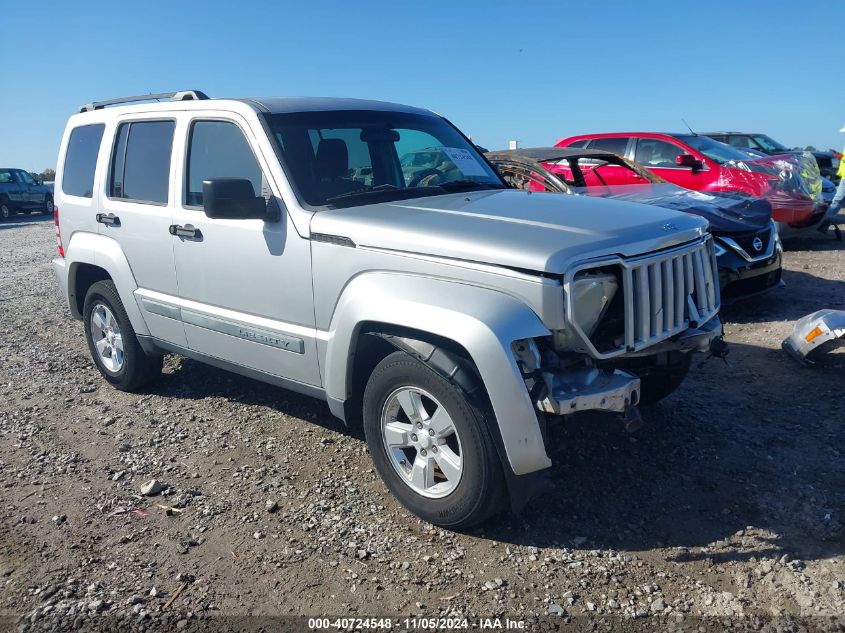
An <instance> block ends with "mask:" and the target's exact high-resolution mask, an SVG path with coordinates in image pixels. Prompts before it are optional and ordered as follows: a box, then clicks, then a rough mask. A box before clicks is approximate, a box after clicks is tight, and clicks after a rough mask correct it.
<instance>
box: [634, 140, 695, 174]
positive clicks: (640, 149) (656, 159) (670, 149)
mask: <svg viewBox="0 0 845 633" xmlns="http://www.w3.org/2000/svg"><path fill="white" fill-rule="evenodd" d="M684 153H685V152H684V150H682V149H681V148H680V147H678V146H677V145H675V144H674V143H667V142H666V141H661V140H658V139H655V138H641V139H639V140H638V141H637V152H636V154H635V155H634V162H636V163H639V164H640V165H643V166H644V167H677V166H678V164H677V163H676V162H675V159H676V158H677V157H678V156H680V155H681V154H684Z"/></svg>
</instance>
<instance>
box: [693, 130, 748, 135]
mask: <svg viewBox="0 0 845 633" xmlns="http://www.w3.org/2000/svg"><path fill="white" fill-rule="evenodd" d="M711 134H743V135H745V136H754V135H755V134H759V132H726V131H724V130H721V131H719V132H698V135H699V136H710V135H711Z"/></svg>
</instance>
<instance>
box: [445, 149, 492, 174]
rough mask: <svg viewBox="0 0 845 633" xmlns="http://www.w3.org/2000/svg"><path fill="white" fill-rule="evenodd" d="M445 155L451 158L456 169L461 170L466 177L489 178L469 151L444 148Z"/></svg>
mask: <svg viewBox="0 0 845 633" xmlns="http://www.w3.org/2000/svg"><path fill="white" fill-rule="evenodd" d="M443 153H444V154H446V156H448V157H449V160H451V161H452V162H453V163H455V167H457V168H458V169H460V170H461V173H462V174H464V175H465V176H487V175H488V174H487V172H486V171H484V167H482V165H481V163H479V162H478V161H477V160H476V158H475V157H474V156H473V155H472V154H471V153H470V151H469V150H468V149H461V148H459V147H444V148H443Z"/></svg>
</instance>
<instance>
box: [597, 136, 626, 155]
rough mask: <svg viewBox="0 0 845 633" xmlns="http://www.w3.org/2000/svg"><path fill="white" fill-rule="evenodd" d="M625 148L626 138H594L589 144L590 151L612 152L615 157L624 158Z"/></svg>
mask: <svg viewBox="0 0 845 633" xmlns="http://www.w3.org/2000/svg"><path fill="white" fill-rule="evenodd" d="M627 147H628V139H627V138H596V139H593V140H592V141H591V142H590V149H598V150H601V151H603V152H612V153H614V154H616V155H617V156H625V149H626V148H627Z"/></svg>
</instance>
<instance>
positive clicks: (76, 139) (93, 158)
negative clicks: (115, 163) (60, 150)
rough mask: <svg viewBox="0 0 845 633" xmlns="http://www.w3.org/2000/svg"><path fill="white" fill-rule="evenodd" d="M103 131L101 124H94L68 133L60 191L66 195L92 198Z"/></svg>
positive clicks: (81, 126)
mask: <svg viewBox="0 0 845 633" xmlns="http://www.w3.org/2000/svg"><path fill="white" fill-rule="evenodd" d="M105 129H106V126H105V125H103V124H102V123H95V124H93V125H80V126H79V127H77V128H74V129H73V131H72V132H71V133H70V139H68V143H67V151H66V152H65V164H64V168H63V170H62V172H63V173H62V191H63V192H64V193H66V194H67V195H69V196H79V197H82V198H91V197H93V195H94V172H95V171H96V170H97V155H98V154H99V153H100V141H102V140H103V131H104V130H105Z"/></svg>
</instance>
